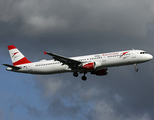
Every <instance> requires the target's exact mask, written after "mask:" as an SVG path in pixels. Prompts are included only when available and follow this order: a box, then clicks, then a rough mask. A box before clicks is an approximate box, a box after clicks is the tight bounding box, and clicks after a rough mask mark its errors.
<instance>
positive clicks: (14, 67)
mask: <svg viewBox="0 0 154 120" xmlns="http://www.w3.org/2000/svg"><path fill="white" fill-rule="evenodd" d="M3 65H4V66H7V67H11V68H13V69H21V67H17V66H13V65H9V64H3Z"/></svg>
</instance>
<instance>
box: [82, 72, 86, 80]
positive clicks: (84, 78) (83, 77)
mask: <svg viewBox="0 0 154 120" xmlns="http://www.w3.org/2000/svg"><path fill="white" fill-rule="evenodd" d="M85 74H86V72H85V73H84V75H83V76H82V80H83V81H86V80H87V77H86V76H85Z"/></svg>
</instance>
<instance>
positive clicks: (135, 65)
mask: <svg viewBox="0 0 154 120" xmlns="http://www.w3.org/2000/svg"><path fill="white" fill-rule="evenodd" d="M134 67H135V71H136V72H137V71H138V69H137V64H134Z"/></svg>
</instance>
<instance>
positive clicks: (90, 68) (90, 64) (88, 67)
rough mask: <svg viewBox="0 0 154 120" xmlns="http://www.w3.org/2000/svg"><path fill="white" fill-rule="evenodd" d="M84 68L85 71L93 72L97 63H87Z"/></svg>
mask: <svg viewBox="0 0 154 120" xmlns="http://www.w3.org/2000/svg"><path fill="white" fill-rule="evenodd" d="M82 68H83V69H85V70H93V69H95V62H91V63H85V64H83V66H82Z"/></svg>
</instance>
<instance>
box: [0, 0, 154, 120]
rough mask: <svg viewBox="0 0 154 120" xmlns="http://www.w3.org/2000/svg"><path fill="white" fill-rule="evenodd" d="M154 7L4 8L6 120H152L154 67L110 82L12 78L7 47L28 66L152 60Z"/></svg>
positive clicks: (81, 0)
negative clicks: (111, 56) (56, 59)
mask: <svg viewBox="0 0 154 120" xmlns="http://www.w3.org/2000/svg"><path fill="white" fill-rule="evenodd" d="M153 33H154V1H153V0H146V1H145V0H116V1H115V0H95V1H94V0H65V1H61V0H43V1H42V0H12V1H9V0H1V1H0V63H1V66H0V73H1V75H0V77H1V79H0V119H1V120H21V119H22V120H27V119H28V120H51V119H52V120H72V119H73V120H94V119H95V120H102V119H103V120H113V119H114V120H153V119H154V114H153V113H154V102H153V101H154V74H153V71H154V61H153V60H152V61H149V62H147V63H143V64H138V69H139V71H138V72H135V70H134V66H133V65H130V66H122V67H113V68H109V69H108V70H109V73H108V75H106V76H101V77H100V76H95V75H90V74H86V76H87V78H88V79H87V81H86V82H84V81H82V80H81V76H82V75H79V77H77V78H75V77H73V75H72V73H64V74H55V75H45V76H43V75H30V74H21V73H14V72H9V71H6V67H5V66H3V65H2V64H4V63H6V64H12V62H11V59H10V56H9V53H8V49H7V46H8V45H15V46H16V47H17V48H18V49H19V50H20V51H21V52H22V53H23V54H24V55H25V56H26V57H27V58H28V59H29V60H30V61H39V60H42V59H47V60H50V59H52V57H51V56H47V55H46V56H44V54H43V51H47V52H53V53H56V54H59V55H63V56H67V57H71V56H81V55H89V54H95V53H104V52H112V51H119V50H130V49H141V50H146V51H147V52H148V53H150V54H152V55H154V48H153V45H154V40H153V39H154V34H153Z"/></svg>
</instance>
